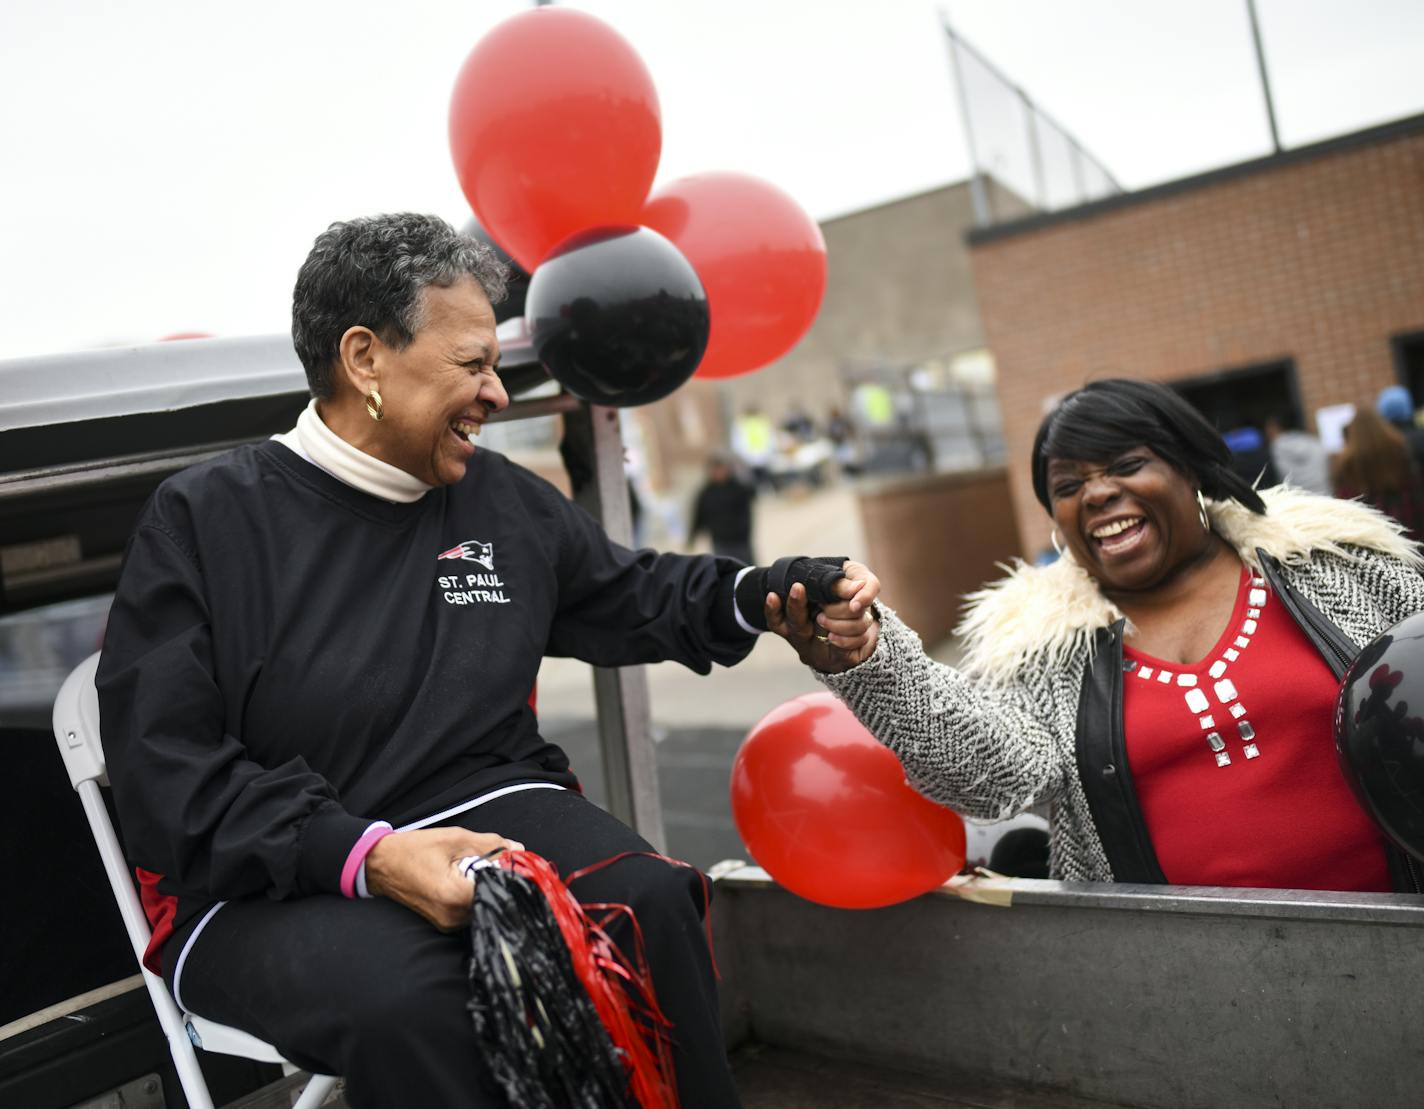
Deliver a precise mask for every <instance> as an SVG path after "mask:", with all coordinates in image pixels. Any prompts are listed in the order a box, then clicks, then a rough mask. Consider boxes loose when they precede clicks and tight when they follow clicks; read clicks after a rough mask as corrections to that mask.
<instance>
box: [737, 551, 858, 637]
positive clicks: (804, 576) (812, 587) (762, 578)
mask: <svg viewBox="0 0 1424 1109" xmlns="http://www.w3.org/2000/svg"><path fill="white" fill-rule="evenodd" d="M845 561H846V560H845V559H844V558H807V557H805V556H801V555H797V556H793V557H791V558H778V559H777V560H776V561H775V562H773V563H772V564H771V565H770V566H755V567H753V568H752V569H751V570H749V571H748V572H747V573H746V574H744V575H743V576H742V581H741V584H740V585H738V586H737V592H736V600H737V611H738V612H739V613H741V616H742V619H743V620H745V621H746V622H747V623H748V624H750V625H751V626H752V627H754V628H756V629H757V630H758V631H766V608H765V606H766V595H767V594H768V593H775V594H776V595H777V596H778V597H780V598H781V603H782V604H783V605H784V604H785V603H786V598H787V596H788V595H789V594H790V592H791V587H792V586H793V585H796V584H798V583H799V584H801V585H804V586H805V587H806V599H807V601H809V602H810V609H811V613H812V614H813V615H814V614H815V613H816V612H817V611H818V610H819V609H820V608H821V607H822V606H823V605H827V604H830V603H831V602H832V601H834V600H835V599H836V595H835V584H836V582H838V581H840V580H841V578H843V577H845V574H844V572H843V571H842V570H841V567H842V566H843V565H845Z"/></svg>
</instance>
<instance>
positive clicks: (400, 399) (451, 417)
mask: <svg viewBox="0 0 1424 1109" xmlns="http://www.w3.org/2000/svg"><path fill="white" fill-rule="evenodd" d="M423 295H424V297H425V304H424V313H423V320H422V323H421V326H420V327H419V328H418V329H417V330H416V332H415V338H414V339H412V340H411V342H410V344H409V345H408V346H407V347H406V348H405V349H404V350H397V349H396V348H395V347H392V346H390V345H389V344H386V343H384V342H381V341H380V340H379V339H377V338H375V337H374V336H372V337H371V341H370V347H369V367H368V369H369V373H370V375H371V381H373V382H374V387H375V388H376V389H378V390H379V391H380V394H381V401H382V404H383V405H384V408H385V416H384V417H383V418H382V420H381V421H380V423H370V424H369V426H366V427H364V428H363V429H362V430H363V431H364V432H365V436H364V438H365V441H364V442H362V443H359V444H358V445H359V446H360V447H361V448H362V449H363V450H366V451H369V452H370V453H372V454H374V455H376V457H378V458H380V459H381V460H382V461H385V462H389V463H390V464H391V465H393V466H398V467H399V468H400V469H402V470H404V471H406V473H408V474H413V475H415V476H416V477H418V478H420V479H421V480H422V481H425V482H428V483H429V484H431V485H450V484H452V483H453V482H457V481H459V480H460V479H461V478H463V477H464V476H465V466H466V464H467V463H468V462H469V460H470V457H471V456H472V455H473V454H474V453H475V446H474V443H473V442H472V441H471V437H472V436H475V435H478V434H479V429H480V426H481V425H482V424H483V423H484V422H485V421H486V420H487V419H488V418H489V417H490V416H491V415H493V414H494V413H496V412H499V411H500V410H501V409H503V408H505V407H506V406H507V405H508V404H509V394H508V393H506V392H505V389H504V386H503V384H501V382H500V379H499V375H498V373H497V372H496V367H497V366H498V364H499V340H498V339H497V338H496V337H495V318H494V309H493V308H492V307H491V306H490V302H489V298H488V297H486V296H485V294H484V292H483V290H481V288H480V286H479V284H478V283H477V282H476V281H474V279H472V278H465V279H463V280H461V281H458V282H456V283H455V284H454V285H450V286H448V287H445V288H441V287H440V286H434V285H432V286H430V287H429V288H427V289H426V290H425V291H424V294H423ZM362 330H364V329H362ZM348 334H349V333H348ZM367 334H369V332H368V333H367ZM365 391H366V390H363V395H364V392H365Z"/></svg>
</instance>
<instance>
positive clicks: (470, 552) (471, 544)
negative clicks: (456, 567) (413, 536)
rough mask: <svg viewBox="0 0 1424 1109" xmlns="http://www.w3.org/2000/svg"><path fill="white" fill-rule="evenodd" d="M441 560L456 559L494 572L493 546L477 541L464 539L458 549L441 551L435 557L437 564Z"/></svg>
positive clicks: (452, 548)
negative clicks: (473, 563) (476, 564)
mask: <svg viewBox="0 0 1424 1109" xmlns="http://www.w3.org/2000/svg"><path fill="white" fill-rule="evenodd" d="M442 558H458V559H462V560H464V561H465V562H478V563H479V564H480V565H481V566H483V567H484V568H485V569H486V570H489V571H493V570H494V544H493V543H481V542H480V541H479V540H478V539H466V540H465V541H464V542H463V543H461V544H460V545H459V546H458V547H451V548H450V549H449V550H448V551H441V552H440V553H439V554H438V555H436V556H435V559H436V561H437V562H438V561H439V560H440V559H442Z"/></svg>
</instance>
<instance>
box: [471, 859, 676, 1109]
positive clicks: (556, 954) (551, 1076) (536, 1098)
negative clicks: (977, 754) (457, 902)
mask: <svg viewBox="0 0 1424 1109" xmlns="http://www.w3.org/2000/svg"><path fill="white" fill-rule="evenodd" d="M611 861H616V860H610V862H611ZM590 912H592V913H593V914H596V917H597V918H595V916H592V915H590ZM625 914H626V916H627V917H628V918H629V922H630V925H631V928H630V932H631V934H632V935H633V936H634V937H635V942H634V944H633V947H634V950H633V952H632V958H631V959H630V958H628V957H626V956H625V955H624V953H623V952H621V951H620V950H619V949H618V947H617V946H616V945H615V944H614V943H613V941H612V940H611V939H609V937H608V934H607V932H606V930H605V928H606V926H607V925H608V924H609V923H610V922H611V921H612V920H613V919H614V918H615V917H617V916H620V915H625ZM470 942H471V955H470V963H469V983H470V1002H469V1009H470V1013H471V1016H472V1017H473V1020H474V1025H475V1032H476V1035H477V1037H478V1040H479V1044H480V1048H481V1050H483V1052H484V1053H485V1057H486V1058H487V1059H488V1060H489V1063H490V1066H491V1069H492V1070H493V1072H494V1076H495V1079H496V1081H497V1082H498V1083H499V1085H500V1087H501V1089H502V1090H503V1091H504V1093H505V1096H506V1098H507V1099H508V1101H509V1104H510V1105H513V1106H520V1107H521V1109H524V1107H528V1109H563V1107H565V1106H570V1107H574V1109H676V1106H677V1091H676V1086H675V1084H674V1080H673V1069H672V1060H671V1051H670V1025H669V1023H668V1021H667V1019H666V1018H665V1017H664V1016H663V1015H662V1013H661V1011H660V1010H659V1009H658V1006H657V1001H656V999H655V998H654V996H653V989H652V979H651V976H650V974H649V973H648V969H647V965H646V961H645V959H644V958H643V954H642V950H641V937H640V935H639V932H638V928H637V922H636V921H635V920H632V913H631V911H630V910H629V909H628V907H627V906H625V905H589V906H587V907H585V906H583V905H581V904H580V903H579V902H578V900H577V899H576V898H575V897H574V896H573V894H572V893H570V892H569V888H568V886H567V885H566V884H565V882H564V880H563V879H561V878H560V877H559V875H558V872H557V871H556V870H555V869H554V867H553V866H552V865H551V864H550V863H549V862H547V861H546V860H545V859H543V858H541V857H540V856H538V855H535V854H533V853H531V852H528V851H512V852H505V853H504V854H501V855H499V856H498V857H497V858H496V859H495V860H494V865H493V866H487V867H484V868H482V869H480V870H479V871H478V874H477V880H476V882H475V891H474V903H473V912H472V915H471V920H470Z"/></svg>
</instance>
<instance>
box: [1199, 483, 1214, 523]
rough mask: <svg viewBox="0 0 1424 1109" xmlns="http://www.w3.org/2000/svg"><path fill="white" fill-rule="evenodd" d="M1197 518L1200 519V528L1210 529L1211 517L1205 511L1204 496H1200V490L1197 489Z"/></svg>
mask: <svg viewBox="0 0 1424 1109" xmlns="http://www.w3.org/2000/svg"><path fill="white" fill-rule="evenodd" d="M1197 519H1198V520H1200V521H1201V526H1202V529H1203V530H1205V531H1210V530H1211V517H1210V516H1208V515H1207V512H1206V498H1205V497H1203V496H1202V491H1201V490H1200V489H1198V490H1197Z"/></svg>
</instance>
